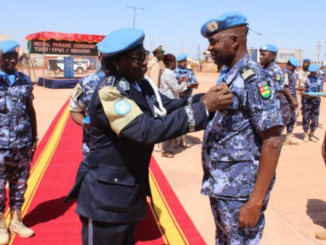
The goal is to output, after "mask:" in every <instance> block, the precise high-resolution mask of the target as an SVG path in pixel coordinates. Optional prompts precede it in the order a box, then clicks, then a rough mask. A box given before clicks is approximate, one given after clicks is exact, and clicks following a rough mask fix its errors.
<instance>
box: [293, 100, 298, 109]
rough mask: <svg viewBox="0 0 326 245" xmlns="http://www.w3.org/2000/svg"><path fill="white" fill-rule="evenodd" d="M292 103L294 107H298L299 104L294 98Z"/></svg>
mask: <svg viewBox="0 0 326 245" xmlns="http://www.w3.org/2000/svg"><path fill="white" fill-rule="evenodd" d="M292 105H293V107H294V108H298V106H299V104H298V102H297V101H296V100H293V101H292Z"/></svg>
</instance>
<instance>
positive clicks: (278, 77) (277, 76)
mask: <svg viewBox="0 0 326 245" xmlns="http://www.w3.org/2000/svg"><path fill="white" fill-rule="evenodd" d="M280 80H281V75H280V74H276V81H278V82H279V81H280Z"/></svg>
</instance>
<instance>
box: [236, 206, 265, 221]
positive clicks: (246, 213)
mask: <svg viewBox="0 0 326 245" xmlns="http://www.w3.org/2000/svg"><path fill="white" fill-rule="evenodd" d="M260 210H261V206H260V205H253V204H251V203H250V202H246V203H245V204H244V205H243V206H242V207H241V208H240V210H239V226H240V227H252V226H254V225H256V224H257V222H258V219H259V216H260Z"/></svg>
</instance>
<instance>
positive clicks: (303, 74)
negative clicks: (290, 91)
mask: <svg viewBox="0 0 326 245" xmlns="http://www.w3.org/2000/svg"><path fill="white" fill-rule="evenodd" d="M310 61H311V60H310V59H308V58H305V59H303V60H302V62H303V63H302V69H299V71H298V79H296V81H297V80H298V84H297V86H299V87H304V84H305V82H306V80H307V78H308V75H309V71H308V68H309V65H310ZM297 101H298V107H297V108H296V110H295V111H296V116H297V118H298V117H299V115H300V110H301V107H302V105H301V101H302V99H301V92H300V91H297Z"/></svg>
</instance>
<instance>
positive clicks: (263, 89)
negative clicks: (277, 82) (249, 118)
mask: <svg viewBox="0 0 326 245" xmlns="http://www.w3.org/2000/svg"><path fill="white" fill-rule="evenodd" d="M257 86H258V89H259V92H260V95H261V97H262V98H263V99H266V100H267V99H269V98H270V97H271V90H270V88H269V86H268V83H267V82H266V81H262V82H260V83H257Z"/></svg>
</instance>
